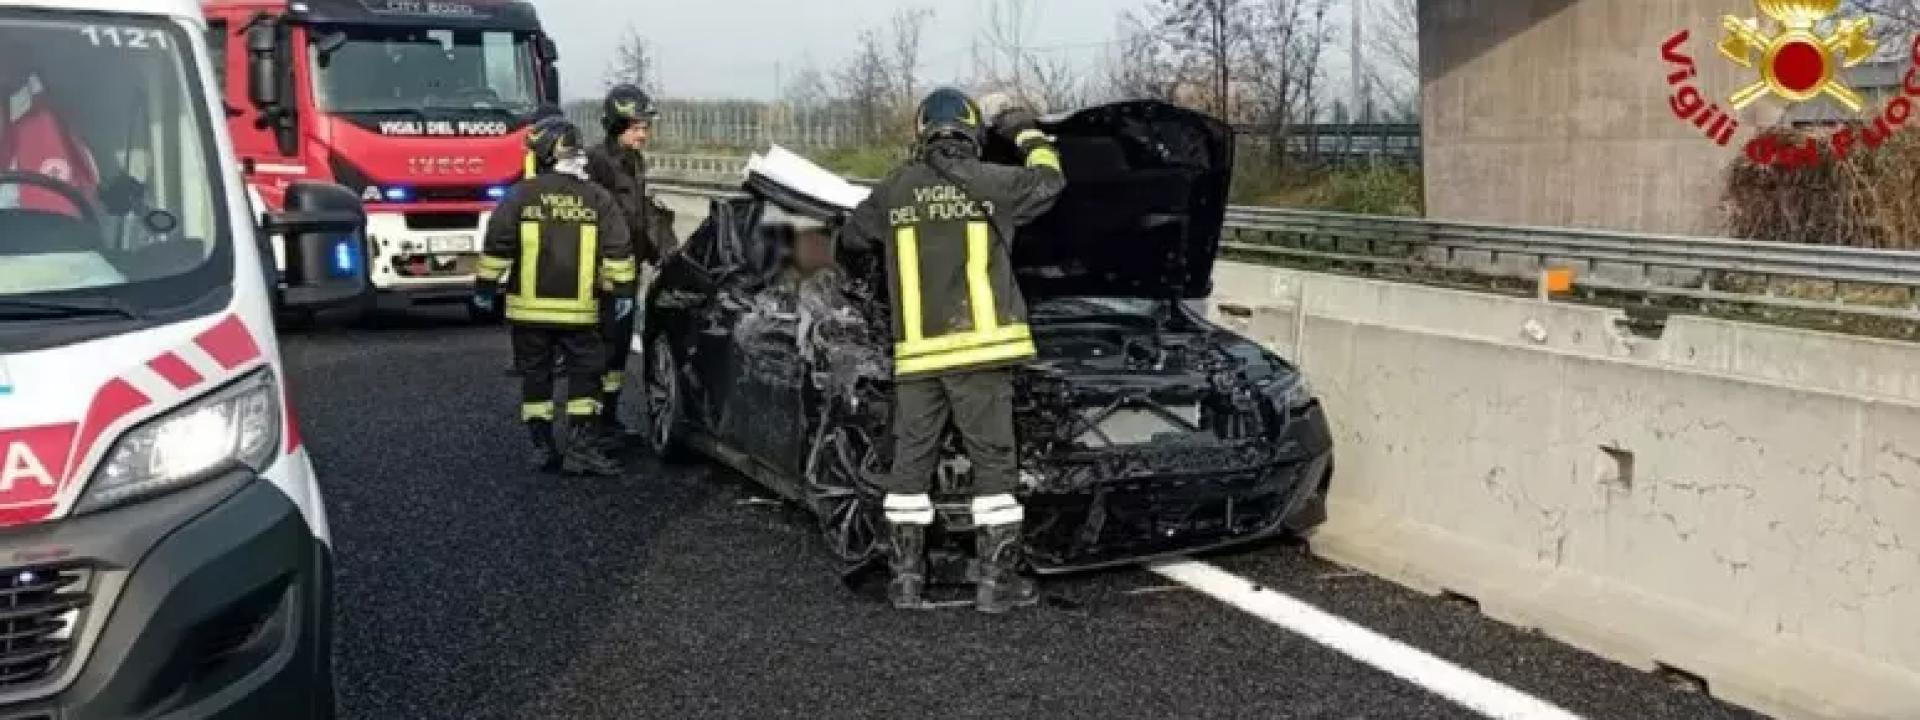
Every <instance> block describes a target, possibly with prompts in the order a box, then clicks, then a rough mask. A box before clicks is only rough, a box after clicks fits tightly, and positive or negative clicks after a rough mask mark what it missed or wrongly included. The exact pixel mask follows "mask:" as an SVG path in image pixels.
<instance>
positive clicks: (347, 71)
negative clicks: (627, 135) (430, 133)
mask: <svg viewBox="0 0 1920 720" xmlns="http://www.w3.org/2000/svg"><path fill="white" fill-rule="evenodd" d="M311 55H312V58H311V59H312V65H313V74H314V76H315V77H316V78H317V80H316V81H315V82H314V96H315V97H314V100H315V101H316V102H318V103H319V105H320V108H321V109H322V110H326V111H330V112H343V113H352V112H393V111H416V112H417V111H428V110H504V111H508V112H512V113H515V114H522V113H530V112H532V111H533V110H534V109H535V108H536V107H537V106H538V101H537V99H536V98H535V93H534V87H535V86H534V53H533V36H531V35H528V34H526V33H516V32H511V31H507V30H447V29H431V28H418V27H406V28H394V27H373V26H337V27H328V28H316V29H315V30H314V34H313V42H312V50H311Z"/></svg>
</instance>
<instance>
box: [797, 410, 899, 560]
mask: <svg viewBox="0 0 1920 720" xmlns="http://www.w3.org/2000/svg"><path fill="white" fill-rule="evenodd" d="M862 445H863V443H862V442H861V441H860V438H859V437H857V433H856V432H855V431H853V430H850V429H848V428H845V427H840V428H835V429H834V430H833V433H832V434H831V435H829V436H828V438H827V440H826V442H823V443H820V445H819V447H818V448H816V449H815V457H813V458H812V459H811V461H810V462H809V463H808V467H809V468H811V469H812V471H811V472H809V473H807V477H806V478H805V482H806V492H807V506H808V509H809V510H812V511H813V516H814V520H815V523H816V525H817V526H818V528H819V530H820V534H821V539H823V540H825V541H826V545H827V551H828V553H830V554H831V555H833V557H834V559H835V560H838V561H839V562H841V563H842V564H845V565H848V566H858V565H864V564H866V563H868V562H871V561H874V560H876V559H878V558H879V557H880V555H881V551H882V547H881V543H882V538H881V534H882V532H883V531H884V530H883V528H884V524H883V522H882V520H881V513H880V504H881V491H880V490H879V488H876V487H874V485H873V484H872V483H871V482H869V481H868V480H867V479H866V473H865V472H864V471H862V469H861V467H862V458H864V457H865V456H866V455H867V450H868V448H866V447H862Z"/></svg>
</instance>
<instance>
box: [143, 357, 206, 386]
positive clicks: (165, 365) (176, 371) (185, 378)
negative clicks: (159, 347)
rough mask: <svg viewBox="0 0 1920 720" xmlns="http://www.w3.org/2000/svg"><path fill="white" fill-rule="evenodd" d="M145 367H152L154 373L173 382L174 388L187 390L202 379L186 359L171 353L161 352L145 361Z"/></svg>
mask: <svg viewBox="0 0 1920 720" xmlns="http://www.w3.org/2000/svg"><path fill="white" fill-rule="evenodd" d="M147 367H148V368H150V369H152V370H153V372H154V374H156V375H159V376H160V377H162V378H165V379H166V381H167V382H170V383H173V387H174V389H176V390H187V389H189V388H192V387H193V386H195V385H199V384H200V381H201V380H203V379H204V378H202V377H200V373H198V372H196V371H194V369H193V366H192V365H188V364H187V361H185V360H182V359H180V356H179V355H176V354H173V353H161V354H160V357H157V358H154V359H152V360H149V361H147Z"/></svg>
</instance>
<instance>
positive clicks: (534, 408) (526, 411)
mask: <svg viewBox="0 0 1920 720" xmlns="http://www.w3.org/2000/svg"><path fill="white" fill-rule="evenodd" d="M552 419H553V403H552V402H530V403H521V404H520V420H521V421H522V422H524V421H527V420H552Z"/></svg>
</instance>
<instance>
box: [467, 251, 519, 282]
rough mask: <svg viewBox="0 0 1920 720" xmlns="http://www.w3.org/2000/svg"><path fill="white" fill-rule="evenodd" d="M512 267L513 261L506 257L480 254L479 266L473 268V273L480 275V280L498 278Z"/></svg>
mask: <svg viewBox="0 0 1920 720" xmlns="http://www.w3.org/2000/svg"><path fill="white" fill-rule="evenodd" d="M512 267H513V261H512V260H509V259H507V258H501V257H494V256H492V255H481V256H480V267H479V268H477V269H475V270H474V274H475V275H478V276H480V279H482V280H499V279H500V276H502V275H505V274H507V270H508V269H509V268H512Z"/></svg>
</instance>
